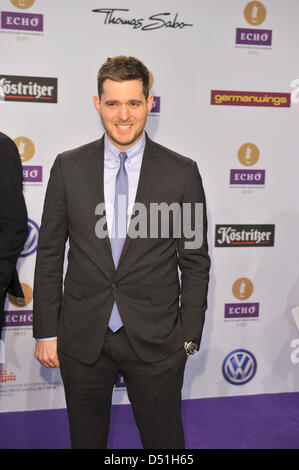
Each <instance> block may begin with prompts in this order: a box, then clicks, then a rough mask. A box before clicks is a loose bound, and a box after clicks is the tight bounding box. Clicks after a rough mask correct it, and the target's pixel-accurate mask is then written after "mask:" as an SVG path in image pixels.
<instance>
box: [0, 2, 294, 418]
mask: <svg viewBox="0 0 299 470" xmlns="http://www.w3.org/2000/svg"><path fill="white" fill-rule="evenodd" d="M0 14H1V20H0V21H1V24H0V45H1V60H0V130H1V131H2V132H4V133H6V134H8V135H9V136H10V137H11V138H12V139H13V140H14V141H15V143H16V145H17V146H18V149H19V152H20V156H21V159H22V164H23V171H24V194H25V198H26V203H27V207H28V216H29V231H28V238H27V241H26V244H25V247H24V250H23V253H22V255H21V257H20V259H19V261H18V271H19V275H20V280H21V282H22V286H23V289H24V292H25V301H24V302H23V303H19V302H18V301H17V299H15V298H13V297H8V298H7V301H6V305H5V310H6V317H5V329H4V331H3V335H2V339H1V343H0V345H1V348H0V350H1V357H0V362H1V364H0V411H1V412H7V411H23V410H37V409H53V408H63V407H65V399H64V391H63V386H62V382H61V377H60V373H59V370H58V369H53V370H51V369H46V368H43V367H42V366H40V364H39V363H38V362H37V361H36V360H35V359H34V357H33V354H34V347H35V341H34V339H33V337H32V291H33V275H34V265H35V258H36V249H37V245H38V237H39V227H40V221H41V215H42V208H43V201H44V196H45V190H46V186H47V181H48V178H49V172H50V169H51V166H52V164H53V162H54V159H55V157H56V155H57V154H58V153H60V152H62V151H64V150H68V149H70V148H74V147H76V146H79V145H82V144H84V143H87V142H89V141H92V140H95V139H97V138H99V137H100V136H101V135H102V133H103V129H102V126H101V122H100V120H99V117H98V115H97V113H96V111H95V109H94V107H93V104H92V97H93V95H96V93H97V82H96V75H97V71H98V69H99V67H100V65H101V64H102V63H103V62H104V61H105V60H106V58H107V57H112V56H115V55H120V54H125V55H134V56H136V57H138V58H140V59H141V60H143V61H144V62H145V64H146V65H147V66H148V68H149V69H150V70H151V72H152V75H153V86H152V90H151V92H152V93H153V95H154V96H155V100H154V106H153V109H152V111H151V113H150V115H149V117H148V122H147V126H146V129H147V132H148V134H149V135H150V137H151V138H152V139H153V140H156V141H157V142H159V143H161V144H162V145H165V146H167V147H169V148H171V149H173V150H175V151H176V152H178V153H181V154H183V155H186V156H188V157H191V158H192V159H194V160H195V161H196V162H197V164H198V167H199V169H200V172H201V174H202V178H203V182H204V186H205V191H206V197H207V204H208V220H209V245H210V254H211V259H212V269H211V283H210V291H209V308H208V311H207V315H206V324H205V329H204V335H203V340H202V346H201V350H200V352H199V353H198V354H197V355H195V356H193V357H191V358H190V359H189V360H188V362H187V366H186V373H185V382H184V387H183V398H184V399H189V398H202V397H218V396H232V395H250V394H263V393H281V392H294V391H299V331H298V330H299V307H298V306H299V269H298V244H299V242H298V240H299V236H298V235H299V183H298V179H299V151H298V147H299V142H298V123H299V60H298V58H299V57H298V55H299V53H298V44H299V28H298V24H299V2H298V1H297V0H284V1H283V2H281V1H278V0H274V1H273V0H272V1H270V0H263V1H262V2H261V1H246V0H245V1H244V0H226V1H225V2H224V1H222V0H210V1H209V2H207V1H204V0H184V1H181V0H159V1H158V0H152V1H151V2H146V1H142V0H123V1H121V2H114V1H113V0H109V1H105V2H103V1H102V0H85V1H84V2H74V1H72V0H1V1H0ZM113 403H128V398H127V393H126V387H125V383H124V380H123V378H122V377H119V380H118V382H117V384H116V386H115V391H114V395H113Z"/></svg>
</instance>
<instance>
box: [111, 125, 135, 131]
mask: <svg viewBox="0 0 299 470" xmlns="http://www.w3.org/2000/svg"><path fill="white" fill-rule="evenodd" d="M115 126H116V127H117V128H118V129H120V130H121V131H126V130H128V129H130V128H131V127H132V124H115Z"/></svg>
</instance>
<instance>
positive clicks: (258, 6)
mask: <svg viewBox="0 0 299 470" xmlns="http://www.w3.org/2000/svg"><path fill="white" fill-rule="evenodd" d="M266 14H267V12H266V8H265V7H264V5H263V4H262V3H261V2H249V3H248V4H247V5H246V7H245V8H244V17H245V20H246V21H247V22H248V23H249V24H251V25H252V26H258V25H260V24H262V23H263V21H264V20H265V18H266Z"/></svg>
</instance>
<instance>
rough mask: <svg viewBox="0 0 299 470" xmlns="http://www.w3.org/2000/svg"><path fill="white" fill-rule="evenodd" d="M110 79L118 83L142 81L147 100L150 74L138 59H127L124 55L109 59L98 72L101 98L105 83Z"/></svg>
mask: <svg viewBox="0 0 299 470" xmlns="http://www.w3.org/2000/svg"><path fill="white" fill-rule="evenodd" d="M107 78H109V79H110V80H114V81H116V82H123V81H125V80H136V79H137V80H141V81H142V86H143V93H144V96H145V98H146V99H147V97H148V94H149V86H150V72H149V70H148V69H147V67H146V66H145V65H144V64H143V62H141V61H140V60H139V59H136V57H126V56H124V55H121V56H117V57H113V58H111V57H108V59H107V60H106V62H105V63H104V64H103V65H102V66H101V68H100V70H99V71H98V94H99V97H100V98H101V95H102V93H103V84H104V81H105V80H106V79H107Z"/></svg>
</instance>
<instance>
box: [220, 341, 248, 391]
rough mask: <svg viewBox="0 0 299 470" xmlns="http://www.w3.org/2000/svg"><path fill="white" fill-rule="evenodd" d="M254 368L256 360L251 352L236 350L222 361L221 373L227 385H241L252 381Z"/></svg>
mask: <svg viewBox="0 0 299 470" xmlns="http://www.w3.org/2000/svg"><path fill="white" fill-rule="evenodd" d="M256 367H257V364H256V359H255V357H254V355H253V354H252V353H251V352H249V351H246V349H236V350H235V351H232V352H231V353H229V354H228V355H227V356H226V358H225V359H224V361H223V365H222V373H223V375H224V378H225V379H226V380H227V381H228V382H229V383H231V384H233V385H243V384H246V383H247V382H249V380H251V379H252V377H253V376H254V374H255V373H256Z"/></svg>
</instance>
